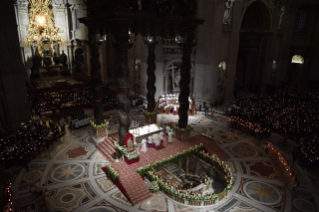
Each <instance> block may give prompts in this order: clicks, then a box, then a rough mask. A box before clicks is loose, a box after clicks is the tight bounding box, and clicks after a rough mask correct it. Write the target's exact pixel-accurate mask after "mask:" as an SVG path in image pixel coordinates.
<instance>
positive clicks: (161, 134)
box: [159, 131, 164, 144]
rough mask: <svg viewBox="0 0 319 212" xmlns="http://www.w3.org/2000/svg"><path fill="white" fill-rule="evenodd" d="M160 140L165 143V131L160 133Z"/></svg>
mask: <svg viewBox="0 0 319 212" xmlns="http://www.w3.org/2000/svg"><path fill="white" fill-rule="evenodd" d="M159 139H160V142H161V144H163V142H164V133H163V131H161V132H160V133H159Z"/></svg>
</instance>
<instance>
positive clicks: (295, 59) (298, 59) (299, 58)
mask: <svg viewBox="0 0 319 212" xmlns="http://www.w3.org/2000/svg"><path fill="white" fill-rule="evenodd" d="M304 62H305V60H304V59H303V57H302V56H301V55H295V56H293V57H292V60H291V63H298V64H303V63H304Z"/></svg>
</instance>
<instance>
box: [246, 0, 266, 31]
mask: <svg viewBox="0 0 319 212" xmlns="http://www.w3.org/2000/svg"><path fill="white" fill-rule="evenodd" d="M251 17H253V18H251ZM249 21H253V24H252V26H254V28H247V26H249V25H248V24H247V23H248V22H249ZM258 21H259V22H261V23H262V24H258V23H257V22H258ZM256 23H257V24H256ZM240 26H241V29H242V30H258V29H259V30H266V31H272V16H271V9H270V4H269V3H268V1H266V0H253V1H250V2H249V3H247V4H245V5H244V7H243V11H242V17H241V22H240ZM250 26H251V25H250Z"/></svg>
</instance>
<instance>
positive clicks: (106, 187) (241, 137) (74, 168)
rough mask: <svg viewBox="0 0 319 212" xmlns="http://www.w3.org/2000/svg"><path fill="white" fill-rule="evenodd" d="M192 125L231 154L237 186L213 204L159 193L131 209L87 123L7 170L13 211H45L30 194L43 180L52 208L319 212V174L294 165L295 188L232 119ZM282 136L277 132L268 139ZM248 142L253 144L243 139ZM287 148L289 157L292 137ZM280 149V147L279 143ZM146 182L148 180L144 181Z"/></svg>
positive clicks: (59, 211) (112, 117)
mask: <svg viewBox="0 0 319 212" xmlns="http://www.w3.org/2000/svg"><path fill="white" fill-rule="evenodd" d="M104 116H105V118H106V119H107V120H109V121H110V122H111V123H112V126H111V127H110V129H109V131H110V133H113V132H116V131H117V126H118V123H117V119H116V113H115V111H109V112H106V113H105V114H104ZM131 117H132V118H133V119H134V120H136V121H138V122H139V123H140V125H144V116H143V115H142V114H141V112H140V111H138V110H137V109H135V110H132V114H131ZM159 121H160V122H162V123H177V121H178V117H177V116H174V115H159ZM189 124H190V125H192V126H193V127H194V130H193V131H192V135H196V134H201V133H206V134H209V135H212V136H213V138H214V140H215V142H217V144H218V145H219V146H220V147H221V148H222V149H223V150H224V151H225V152H227V153H228V154H229V155H230V156H231V158H230V159H229V160H228V161H226V164H228V166H229V167H231V170H232V172H233V175H234V177H235V186H234V188H233V190H232V192H231V194H230V196H229V197H228V198H227V199H223V200H222V201H220V202H219V203H218V204H216V205H215V206H213V207H210V208H199V207H197V208H196V207H188V206H185V205H182V204H178V203H177V202H175V201H173V200H171V199H169V198H167V197H166V196H165V195H163V194H162V193H161V192H158V193H156V194H155V195H153V197H152V198H151V199H149V200H148V201H145V202H143V203H141V204H139V205H136V206H134V207H132V205H131V204H130V202H128V201H127V199H126V198H125V197H124V196H123V194H122V193H121V192H120V191H119V190H118V188H117V187H115V186H114V184H113V183H112V182H111V181H110V180H108V178H106V177H105V174H104V172H103V171H102V170H101V167H103V166H105V165H107V164H108V163H109V162H108V161H107V160H106V159H105V158H103V156H102V155H101V154H100V153H99V152H98V151H97V150H96V148H95V146H94V144H93V142H92V139H91V138H90V136H91V134H92V130H91V129H90V128H89V127H86V128H83V129H79V130H77V131H72V132H69V131H67V133H66V135H65V136H64V137H62V138H61V139H60V141H58V142H57V143H55V144H54V145H52V147H51V148H50V149H49V151H48V152H43V153H42V154H41V155H39V156H38V158H37V159H35V160H32V161H31V163H30V165H29V169H30V170H29V171H27V170H26V169H22V168H19V167H14V168H12V169H10V170H6V171H5V176H6V177H7V178H8V179H10V178H11V179H15V182H14V185H13V193H14V198H15V202H16V204H17V207H16V210H15V211H20V212H26V211H28V212H31V211H32V212H35V211H45V207H44V204H45V203H44V200H43V199H42V198H41V197H38V196H37V195H35V194H31V193H30V188H32V187H34V182H35V181H37V180H40V182H41V183H42V184H45V187H46V188H47V189H48V191H49V193H50V199H49V200H48V203H49V205H50V207H51V208H52V209H53V210H52V211H54V212H65V211H75V212H122V211H123V212H125V211H129V212H131V211H179V212H186V211H198V212H200V211H210V212H222V211H226V212H244V211H247V212H257V211H264V212H273V211H274V212H275V211H286V212H314V211H319V201H318V200H319V198H318V195H319V192H318V187H319V173H318V172H314V171H307V170H304V169H303V168H302V165H301V164H298V163H296V164H295V169H296V170H297V171H298V173H299V175H300V179H301V183H300V186H299V187H298V188H297V189H293V190H292V191H290V190H288V189H287V187H285V185H284V182H283V180H282V177H281V175H280V174H279V172H278V168H277V166H276V164H274V162H273V161H272V160H271V159H270V158H269V157H268V156H267V155H266V154H265V152H264V151H263V150H262V149H261V148H259V146H260V145H261V143H262V142H264V141H265V140H264V141H259V140H257V139H255V138H253V137H251V136H248V135H245V134H243V133H241V132H239V131H236V130H232V129H229V128H228V118H227V117H224V116H221V115H215V116H214V117H211V116H207V117H206V116H205V115H204V114H197V115H196V116H194V117H189ZM276 139H279V138H278V137H276V135H273V136H272V137H271V138H270V140H274V141H277V140H276ZM247 142H250V143H251V144H250V145H247V144H245V143H247ZM289 144H290V145H288V148H287V147H286V148H285V149H283V151H284V152H285V154H286V155H285V156H286V157H287V158H290V159H291V157H290V150H291V148H292V146H293V145H295V144H293V143H292V142H291V141H290V143H289ZM278 145H279V146H278V147H279V148H281V146H280V143H278ZM145 183H146V184H149V182H147V181H145Z"/></svg>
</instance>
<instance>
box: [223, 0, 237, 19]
mask: <svg viewBox="0 0 319 212" xmlns="http://www.w3.org/2000/svg"><path fill="white" fill-rule="evenodd" d="M234 1H235V0H226V2H225V6H226V9H225V12H224V19H223V24H226V25H229V24H230V21H231V15H230V14H231V9H232V7H233V4H234Z"/></svg>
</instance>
